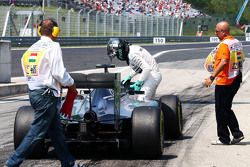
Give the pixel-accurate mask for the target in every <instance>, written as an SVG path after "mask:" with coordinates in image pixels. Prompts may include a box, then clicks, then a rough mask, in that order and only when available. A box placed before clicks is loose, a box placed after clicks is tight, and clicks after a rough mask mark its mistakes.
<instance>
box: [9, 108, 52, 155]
mask: <svg viewBox="0 0 250 167" xmlns="http://www.w3.org/2000/svg"><path fill="white" fill-rule="evenodd" d="M33 119H34V110H33V108H32V107H31V106H23V107H20V108H19V109H18V111H17V113H16V117H15V123H14V148H15V149H16V148H17V147H18V146H19V145H20V144H21V142H22V140H23V138H24V137H25V135H26V134H27V132H28V131H29V128H30V125H31V123H32V121H33ZM47 152H48V147H46V146H45V143H44V139H43V140H39V141H38V143H37V144H36V146H35V148H34V150H33V151H32V152H31V153H30V156H29V158H41V157H44V156H45V155H46V154H47Z"/></svg>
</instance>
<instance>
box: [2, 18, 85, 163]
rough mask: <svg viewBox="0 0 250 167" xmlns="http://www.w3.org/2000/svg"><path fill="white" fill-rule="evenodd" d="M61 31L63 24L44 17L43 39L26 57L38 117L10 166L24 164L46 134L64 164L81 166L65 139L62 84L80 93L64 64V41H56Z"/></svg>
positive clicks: (26, 66)
mask: <svg viewBox="0 0 250 167" xmlns="http://www.w3.org/2000/svg"><path fill="white" fill-rule="evenodd" d="M59 32H60V31H59V27H58V25H57V23H56V22H55V21H54V20H53V19H52V18H49V19H45V20H43V21H42V22H41V23H40V25H39V27H38V33H39V35H41V38H40V40H38V41H37V42H36V43H34V44H33V45H32V46H31V47H30V48H29V49H28V50H27V51H26V52H25V53H24V55H23V57H22V60H21V61H22V68H23V72H24V75H25V77H26V79H27V82H28V88H29V91H28V92H29V98H30V103H31V106H32V107H33V109H34V120H33V122H32V124H31V127H30V129H29V131H28V133H27V134H26V136H25V137H24V139H23V141H22V142H21V144H20V145H19V146H18V148H17V149H16V150H15V151H14V153H13V154H12V155H11V156H10V157H9V159H8V160H7V161H6V165H7V166H8V167H18V166H20V164H21V163H22V162H23V160H24V159H25V158H27V157H28V156H29V154H30V153H31V152H32V150H33V149H34V147H35V145H36V143H38V141H39V140H41V139H43V138H45V135H46V134H48V135H49V137H50V138H51V140H52V143H53V145H54V147H55V151H56V154H57V156H58V158H59V160H60V162H61V166H62V167H80V165H78V164H76V163H75V158H74V157H73V156H72V155H71V154H70V152H69V150H68V147H67V145H66V142H65V141H64V139H65V137H64V134H63V131H62V127H61V122H60V116H59V107H60V98H59V97H60V90H61V86H64V87H68V89H69V90H70V91H72V92H75V93H76V94H77V90H76V87H75V84H74V80H73V79H72V78H71V76H70V75H69V73H68V72H66V69H65V67H64V64H63V59H62V51H61V47H60V44H59V43H58V42H55V40H56V39H57V37H58V35H59Z"/></svg>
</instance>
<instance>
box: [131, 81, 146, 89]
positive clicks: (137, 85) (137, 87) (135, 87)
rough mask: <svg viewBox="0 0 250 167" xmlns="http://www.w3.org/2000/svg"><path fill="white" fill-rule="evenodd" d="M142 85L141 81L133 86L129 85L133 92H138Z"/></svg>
mask: <svg viewBox="0 0 250 167" xmlns="http://www.w3.org/2000/svg"><path fill="white" fill-rule="evenodd" d="M142 85H143V81H139V80H138V81H136V82H135V83H134V84H133V85H130V88H132V89H134V90H135V91H140V90H141V87H142Z"/></svg>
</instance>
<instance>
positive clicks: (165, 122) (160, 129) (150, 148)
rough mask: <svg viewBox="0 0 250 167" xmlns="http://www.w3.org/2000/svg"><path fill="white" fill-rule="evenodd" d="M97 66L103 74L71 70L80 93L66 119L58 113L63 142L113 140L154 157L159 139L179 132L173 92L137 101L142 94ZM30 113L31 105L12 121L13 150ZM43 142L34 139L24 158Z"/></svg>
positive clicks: (39, 152) (39, 153)
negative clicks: (63, 134)
mask: <svg viewBox="0 0 250 167" xmlns="http://www.w3.org/2000/svg"><path fill="white" fill-rule="evenodd" d="M98 67H100V68H104V72H102V73H90V74H83V73H71V76H72V78H73V79H74V81H75V84H76V87H77V89H79V91H78V92H80V93H79V94H78V95H77V98H76V99H75V100H74V105H73V109H72V115H71V117H70V118H65V117H61V124H62V127H63V130H64V133H65V138H66V141H67V142H74V143H84V144H90V143H92V144H95V143H101V144H113V145H114V146H116V147H117V148H118V149H119V148H128V149H129V151H130V150H131V152H132V153H133V155H134V156H135V157H142V158H157V157H160V156H161V155H162V154H163V150H164V140H166V139H176V138H178V137H180V136H181V134H182V128H183V122H182V106H181V101H180V100H179V98H178V96H175V95H164V96H162V97H159V98H155V99H152V100H149V101H139V100H137V98H136V96H137V95H138V94H141V93H143V92H142V91H134V90H132V89H130V88H129V86H125V85H122V84H121V79H120V78H121V74H120V73H110V72H109V71H108V68H111V67H114V65H110V64H104V65H98ZM62 102H63V99H62ZM33 116H34V114H33V108H32V107H31V106H22V107H20V108H19V109H18V111H17V113H16V117H15V123H14V148H15V149H16V148H17V147H18V146H19V145H20V143H21V141H22V139H23V138H24V136H25V135H26V133H27V132H28V130H29V127H30V124H31V123H32V120H33ZM49 146H51V142H50V140H49V139H46V138H45V139H43V140H41V141H39V142H38V144H37V145H36V147H35V149H34V150H33V152H32V153H31V155H30V157H34V158H40V157H43V156H44V155H46V154H47V152H48V148H49ZM83 149H84V148H83Z"/></svg>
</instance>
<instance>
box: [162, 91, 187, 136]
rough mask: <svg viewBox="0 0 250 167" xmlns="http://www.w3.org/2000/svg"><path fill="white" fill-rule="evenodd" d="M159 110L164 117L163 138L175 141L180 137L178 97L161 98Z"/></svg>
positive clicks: (180, 108) (179, 102) (181, 127)
mask: <svg viewBox="0 0 250 167" xmlns="http://www.w3.org/2000/svg"><path fill="white" fill-rule="evenodd" d="M161 108H162V111H163V113H164V117H165V138H167V139H176V138H178V137H180V136H181V135H182V129H183V121H182V106H181V101H180V100H179V98H178V96H175V95H165V96H162V97H161Z"/></svg>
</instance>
